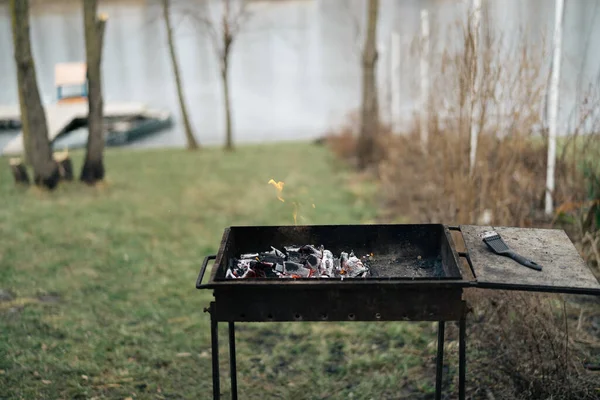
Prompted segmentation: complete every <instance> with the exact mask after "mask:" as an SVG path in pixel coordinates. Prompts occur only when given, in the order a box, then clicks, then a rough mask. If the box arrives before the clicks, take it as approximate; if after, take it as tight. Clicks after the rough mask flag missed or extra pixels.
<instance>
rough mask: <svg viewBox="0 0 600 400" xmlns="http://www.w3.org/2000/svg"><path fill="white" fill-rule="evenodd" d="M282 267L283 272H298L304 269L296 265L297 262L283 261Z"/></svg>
mask: <svg viewBox="0 0 600 400" xmlns="http://www.w3.org/2000/svg"><path fill="white" fill-rule="evenodd" d="M283 265H284V267H285V272H294V273H295V272H296V271H298V270H299V269H300V268H304V265H302V264H300V263H297V262H293V261H285V262H284V263H283Z"/></svg>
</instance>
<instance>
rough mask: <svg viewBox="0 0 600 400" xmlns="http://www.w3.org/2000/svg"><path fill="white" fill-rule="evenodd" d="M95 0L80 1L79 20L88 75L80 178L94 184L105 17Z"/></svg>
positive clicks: (99, 172) (100, 135)
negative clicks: (81, 2)
mask: <svg viewBox="0 0 600 400" xmlns="http://www.w3.org/2000/svg"><path fill="white" fill-rule="evenodd" d="M97 11H98V0H83V22H84V28H85V56H86V60H87V78H88V106H89V107H88V128H89V133H88V141H87V152H86V156H85V162H84V164H83V168H82V169H81V176H80V179H81V180H82V181H83V182H86V183H88V184H94V183H96V182H97V181H100V180H102V179H103V178H104V163H103V161H102V154H103V152H104V126H103V111H104V110H103V107H104V101H103V99H102V74H101V71H100V65H101V62H102V43H103V38H104V27H105V25H106V16H105V15H100V16H98V15H97Z"/></svg>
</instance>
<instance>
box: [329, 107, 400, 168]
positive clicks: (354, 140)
mask: <svg viewBox="0 0 600 400" xmlns="http://www.w3.org/2000/svg"><path fill="white" fill-rule="evenodd" d="M359 126H360V116H359V115H358V113H350V114H349V115H348V118H347V120H346V122H345V123H344V124H343V125H342V126H340V127H338V128H337V129H336V130H331V131H329V132H326V134H325V138H326V141H327V145H328V146H329V148H330V149H331V151H332V152H333V153H334V154H335V155H336V156H338V157H339V158H341V159H343V160H346V161H347V162H348V163H349V164H351V165H354V166H356V165H357V164H358V160H357V155H358V151H357V146H358V127H359ZM390 136H391V127H390V125H387V124H383V123H380V124H379V128H378V131H377V137H376V138H375V148H374V150H373V154H374V156H373V160H378V161H379V160H383V159H385V157H386V149H385V145H386V144H387V143H388V138H389V137H390ZM370 169H371V170H372V171H373V172H377V164H375V165H372V166H371V168H370Z"/></svg>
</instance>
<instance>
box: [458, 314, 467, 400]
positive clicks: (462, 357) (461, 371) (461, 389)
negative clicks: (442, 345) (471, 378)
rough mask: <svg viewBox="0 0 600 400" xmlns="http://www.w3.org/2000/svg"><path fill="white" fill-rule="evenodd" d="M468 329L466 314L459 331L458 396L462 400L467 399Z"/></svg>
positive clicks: (461, 320) (460, 323)
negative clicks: (466, 342)
mask: <svg viewBox="0 0 600 400" xmlns="http://www.w3.org/2000/svg"><path fill="white" fill-rule="evenodd" d="M466 330H467V324H466V319H465V316H463V317H462V318H461V319H460V321H459V331H458V398H459V399H460V400H464V399H465V376H466V362H467V357H466V348H465V347H466V346H465V341H466Z"/></svg>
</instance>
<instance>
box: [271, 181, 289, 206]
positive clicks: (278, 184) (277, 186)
mask: <svg viewBox="0 0 600 400" xmlns="http://www.w3.org/2000/svg"><path fill="white" fill-rule="evenodd" d="M267 183H268V184H269V185H273V186H274V187H275V189H277V198H278V199H279V200H280V201H282V202H284V203H285V200H284V199H283V197H281V192H282V191H283V185H285V183H283V182H282V181H279V182H275V180H273V179H271V180H270V181H269V182H267Z"/></svg>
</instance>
